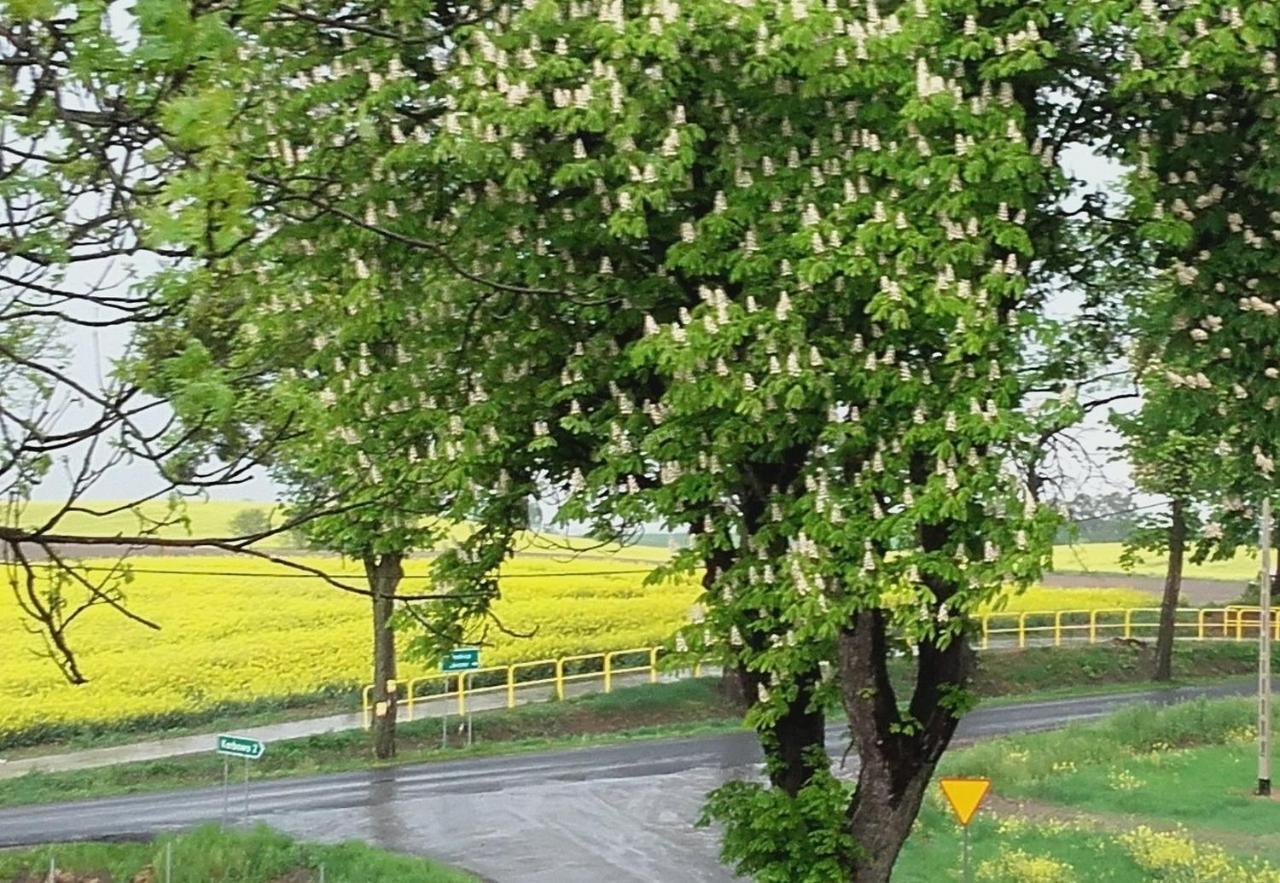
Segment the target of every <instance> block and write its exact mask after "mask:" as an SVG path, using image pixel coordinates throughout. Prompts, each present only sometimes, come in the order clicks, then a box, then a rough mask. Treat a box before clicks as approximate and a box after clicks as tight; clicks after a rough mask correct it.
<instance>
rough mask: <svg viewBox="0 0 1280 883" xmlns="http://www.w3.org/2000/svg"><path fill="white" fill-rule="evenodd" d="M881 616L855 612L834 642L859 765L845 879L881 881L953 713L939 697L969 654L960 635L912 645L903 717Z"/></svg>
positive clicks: (962, 672) (964, 678)
mask: <svg viewBox="0 0 1280 883" xmlns="http://www.w3.org/2000/svg"><path fill="white" fill-rule="evenodd" d="M888 649H889V648H888V638H887V634H886V619H885V613H884V611H881V610H868V611H863V612H861V613H859V614H857V616H856V617H855V618H854V622H853V626H852V628H850V629H848V630H846V631H845V632H844V633H843V634H842V635H841V636H840V640H839V647H838V652H839V657H840V676H841V683H840V689H841V693H842V696H843V698H844V705H845V711H846V713H847V714H848V717H849V724H850V729H852V731H853V734H854V738H855V741H856V747H857V750H858V758H859V760H860V763H861V766H860V768H859V770H858V787H857V791H856V792H855V793H854V796H853V800H852V802H851V803H850V805H849V832H850V834H851V835H852V836H853V838H854V840H855V841H856V842H857V844H858V846H859V850H860V851H859V855H858V857H857V859H856V860H855V862H854V865H853V867H852V868H851V869H850V873H849V878H848V879H849V880H850V881H851V883H887V881H888V880H889V876H890V874H891V873H892V871H893V865H894V863H895V862H896V861H897V858H898V853H899V852H900V851H901V850H902V845H903V843H905V842H906V839H907V837H908V835H910V833H911V826H912V823H914V822H915V819H916V816H917V814H919V812H920V803H921V801H922V800H923V799H924V792H925V788H927V787H928V785H929V781H930V779H931V778H932V776H933V771H934V768H935V767H936V766H937V764H938V759H939V758H940V757H941V756H942V752H943V751H945V750H946V747H947V745H948V744H949V743H950V741H951V737H952V735H953V734H954V733H955V729H956V724H957V723H959V718H958V717H956V716H955V714H954V713H953V711H952V710H951V706H950V703H949V702H948V701H947V698H948V695H949V692H950V691H952V690H958V689H960V688H962V687H964V686H965V685H966V684H967V682H968V679H969V675H970V672H971V671H972V666H973V651H972V650H971V649H970V647H969V645H968V641H967V640H966V639H965V638H964V637H962V636H953V637H952V639H951V641H950V642H949V643H948V644H947V645H946V646H945V647H938V646H936V645H935V644H933V643H932V642H925V643H923V644H921V645H920V647H919V651H920V653H919V656H918V658H917V672H916V683H915V690H914V692H913V695H912V699H911V706H910V713H909V715H906V716H903V715H902V714H901V713H900V712H899V710H898V701H897V698H896V697H895V695H894V691H893V687H892V685H891V684H890V682H889V671H888V667H887V659H888Z"/></svg>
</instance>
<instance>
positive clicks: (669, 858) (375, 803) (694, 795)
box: [0, 681, 1253, 883]
mask: <svg viewBox="0 0 1280 883" xmlns="http://www.w3.org/2000/svg"><path fill="white" fill-rule="evenodd" d="M1252 689H1253V684H1252V682H1250V681H1241V682H1240V683H1233V684H1229V685H1218V686H1214V687H1185V688H1180V689H1177V690H1164V691H1151V692H1135V693H1126V694H1120V695H1111V696H1099V697H1087V698H1080V699H1063V700H1055V701H1050V702H1036V703H1028V704H1022V705H1009V706H1000V707H988V708H981V709H978V710H977V711H975V712H973V713H972V714H970V715H969V716H968V717H966V718H965V720H964V721H963V722H962V723H961V725H960V730H959V733H958V734H957V739H958V740H962V741H971V740H975V739H981V738H984V737H989V736H994V735H999V734H1004V733H1012V732H1026V731H1031V730H1043V729H1050V728H1053V727H1060V726H1063V725H1065V724H1067V723H1071V722H1075V721H1083V720H1090V719H1094V718H1098V717H1102V716H1104V715H1106V714H1108V713H1110V712H1112V711H1115V710H1116V709H1117V708H1120V707H1123V706H1125V705H1129V704H1133V703H1135V702H1158V703H1168V702H1175V701H1182V700H1186V699H1191V698H1195V697H1198V696H1209V697H1221V696H1231V695H1248V694H1249V692H1250V691H1251V690H1252ZM827 739H828V744H829V745H830V747H831V749H832V751H833V752H834V754H835V756H836V757H839V756H840V753H841V752H843V750H844V747H845V742H844V739H843V734H842V731H841V730H840V729H839V728H834V727H833V728H831V729H829V730H828V733H827ZM759 760H760V754H759V749H758V747H757V745H756V741H755V737H754V735H753V734H751V733H748V732H742V733H730V734H726V735H721V736H708V737H697V738H688V739H676V740H661V741H647V742H633V743H628V744H620V745H613V746H605V747H598V748H580V749H568V750H560V751H553V752H545V753H540V754H530V755H519V756H511V757H493V758H485V759H480V760H459V761H449V762H439V763H431V764H418V765H413V766H403V767H396V768H392V769H383V770H372V771H367V772H355V773H342V774H336V775H326V776H315V777H310V778H299V779H281V780H277V781H268V782H260V783H255V784H251V786H250V791H249V816H248V817H249V819H250V820H251V821H253V822H266V823H267V824H269V825H271V826H273V827H275V828H278V829H280V830H282V831H286V832H288V833H290V834H294V835H296V836H298V837H301V838H304V839H307V840H316V841H324V842H334V841H341V840H348V839H353V838H355V839H360V840H364V841H367V842H370V843H373V844H376V845H378V846H382V847H385V848H387V849H393V850H399V851H403V852H410V853H417V854H420V855H427V856H431V857H434V858H438V859H440V860H442V861H445V862H448V863H450V864H454V865H456V866H458V867H463V868H466V869H468V870H470V871H473V872H475V873H476V874H478V875H480V876H482V877H483V878H485V879H487V880H491V881H496V883H599V881H609V883H615V881H616V883H650V881H676V880H679V881H688V883H727V881H731V880H733V879H734V878H733V877H732V875H731V874H729V873H728V872H727V871H726V870H725V869H723V868H721V867H720V866H719V865H718V863H717V861H716V834H715V833H714V832H713V831H708V830H705V829H697V828H695V827H694V826H693V822H694V821H695V820H696V819H697V817H698V813H699V811H700V809H701V806H702V802H703V798H704V796H705V795H706V793H707V792H708V791H710V790H712V789H713V788H715V787H716V786H718V785H720V784H723V783H724V782H727V781H731V780H733V779H740V778H749V777H752V776H755V775H758V772H759V766H758V764H759ZM229 798H230V800H229V811H230V814H231V817H232V818H233V819H238V818H239V817H240V815H241V814H242V812H243V809H244V807H243V800H244V794H243V791H242V790H240V789H237V788H236V787H234V786H233V787H232V789H231V792H230V795H229ZM222 812H223V794H222V790H221V788H208V789H200V790H188V791H177V792H162V793H156V794H145V795H137V796H132V797H121V798H107V799H102V800H92V801H81V802H76V803H64V804H51V805H47V806H33V807H15V808H13V809H4V810H0V846H3V845H20V844H24V843H37V842H50V841H60V840H84V839H94V838H103V837H118V836H127V835H137V834H147V833H153V832H158V831H164V830H169V829H173V828H182V827H187V826H190V825H193V824H197V823H200V822H207V821H217V820H218V819H219V818H220V817H221V815H222Z"/></svg>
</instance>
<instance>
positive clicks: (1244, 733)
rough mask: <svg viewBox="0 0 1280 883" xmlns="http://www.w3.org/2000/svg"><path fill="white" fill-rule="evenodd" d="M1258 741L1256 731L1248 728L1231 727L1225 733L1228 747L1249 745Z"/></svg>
mask: <svg viewBox="0 0 1280 883" xmlns="http://www.w3.org/2000/svg"><path fill="white" fill-rule="evenodd" d="M1257 740H1258V731H1257V730H1256V729H1254V728H1253V727H1250V726H1243V727H1233V728H1231V729H1230V730H1228V731H1227V735H1226V739H1225V741H1226V743H1227V744H1228V745H1251V744H1253V743H1254V742H1256V741H1257Z"/></svg>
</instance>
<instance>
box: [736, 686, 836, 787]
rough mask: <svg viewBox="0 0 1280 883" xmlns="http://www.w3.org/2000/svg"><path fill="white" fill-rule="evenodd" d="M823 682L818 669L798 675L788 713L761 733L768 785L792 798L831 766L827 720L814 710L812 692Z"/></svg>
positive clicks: (818, 711)
mask: <svg viewBox="0 0 1280 883" xmlns="http://www.w3.org/2000/svg"><path fill="white" fill-rule="evenodd" d="M748 677H750V676H748ZM821 682H822V671H821V670H820V669H817V668H815V669H812V670H810V671H807V672H804V673H803V674H801V675H799V676H798V677H797V678H796V686H797V690H796V695H795V698H793V699H791V700H790V701H789V702H788V703H787V711H786V713H785V714H783V715H782V717H780V718H778V720H777V722H775V723H774V724H773V726H772V727H770V728H769V729H767V730H762V731H761V732H760V740H761V745H762V746H763V747H764V752H765V760H766V766H767V768H768V772H769V781H770V782H771V783H772V784H773V787H775V788H779V789H781V790H782V791H785V792H786V793H787V794H788V795H790V796H791V797H795V796H796V795H797V794H799V793H800V789H802V788H803V787H804V786H805V785H808V784H809V780H810V779H812V778H813V775H814V773H816V772H818V771H819V770H823V769H826V768H827V767H828V766H829V765H830V761H829V760H828V758H827V756H826V729H827V727H826V724H827V716H826V714H825V713H824V712H823V710H822V709H821V708H820V707H811V706H812V703H813V692H814V690H815V689H816V688H817V686H818V685H819V684H820V683H821ZM757 689H758V688H757Z"/></svg>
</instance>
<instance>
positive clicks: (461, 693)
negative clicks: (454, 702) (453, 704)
mask: <svg viewBox="0 0 1280 883" xmlns="http://www.w3.org/2000/svg"><path fill="white" fill-rule="evenodd" d="M464 677H465V675H461V674H460V675H458V714H466V713H467V691H466V686H465V685H464V684H463V680H462V679H463V678H464Z"/></svg>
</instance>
